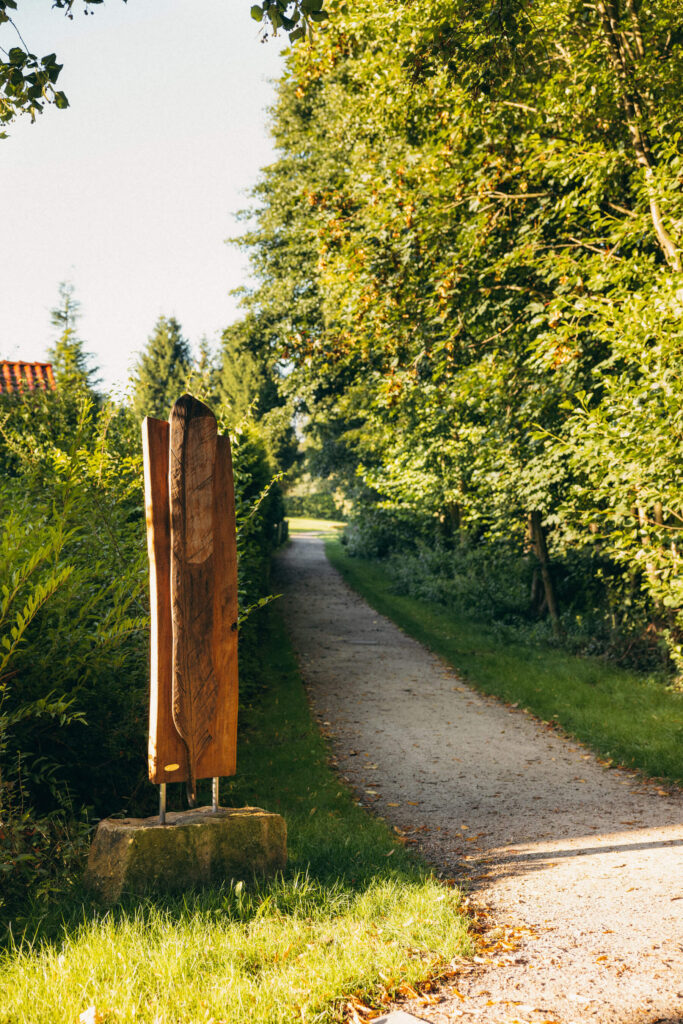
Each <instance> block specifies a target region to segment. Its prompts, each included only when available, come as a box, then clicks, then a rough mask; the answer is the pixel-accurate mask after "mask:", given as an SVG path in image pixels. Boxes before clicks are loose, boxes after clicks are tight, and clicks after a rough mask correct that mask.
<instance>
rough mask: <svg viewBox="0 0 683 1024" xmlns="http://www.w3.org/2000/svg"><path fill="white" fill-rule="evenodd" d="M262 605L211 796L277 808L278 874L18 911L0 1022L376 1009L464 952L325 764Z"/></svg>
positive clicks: (276, 625)
mask: <svg viewBox="0 0 683 1024" xmlns="http://www.w3.org/2000/svg"><path fill="white" fill-rule="evenodd" d="M270 617H271V623H272V629H271V630H270V633H269V640H268V643H267V645H266V646H265V647H264V649H263V658H264V678H266V679H268V687H267V689H264V690H263V692H262V693H261V694H260V695H259V697H258V699H257V700H255V701H254V704H253V706H252V707H250V708H247V709H246V710H245V712H244V714H243V723H242V734H241V743H240V747H239V767H238V771H239V774H238V775H237V776H236V778H235V779H234V780H232V782H230V783H227V782H226V783H224V792H223V794H222V802H223V803H224V804H227V805H231V804H232V805H234V806H239V805H244V804H256V805H260V806H262V807H266V808H268V809H269V810H273V811H279V812H280V813H281V814H283V815H284V816H285V817H286V819H287V825H288V831H289V852H290V864H289V867H288V869H287V871H286V872H285V874H284V876H282V877H280V878H278V879H276V880H274V881H271V882H260V883H259V882H256V881H255V880H254V879H234V880H232V881H231V882H230V883H226V884H225V885H224V886H223V887H222V888H220V889H218V890H216V889H214V890H207V891H204V892H200V893H193V894H187V895H185V896H183V897H177V898H166V899H145V900H136V901H132V900H131V901H130V902H128V903H123V904H121V905H119V906H117V907H116V908H114V909H112V910H110V911H108V912H105V911H103V910H101V909H100V908H98V907H97V906H96V905H95V904H93V903H91V902H88V901H87V899H84V898H83V897H80V898H76V897H72V898H71V899H70V901H69V902H68V903H67V902H65V901H63V902H62V904H61V905H58V906H53V907H52V909H51V912H50V915H49V916H43V918H42V919H41V920H39V919H38V918H37V917H36V916H35V915H34V916H33V917H30V916H29V918H28V919H27V920H26V921H25V922H24V931H23V935H22V936H21V937H16V931H15V939H14V940H13V941H11V942H10V943H8V944H7V945H6V948H5V950H4V952H3V953H2V955H1V956H0V1021H1V1022H2V1024H29V1022H30V1024H48V1022H49V1024H55V1022H62V1021H69V1022H73V1024H76V1022H77V1021H78V1020H79V1017H81V1015H82V1014H84V1015H85V1016H84V1017H82V1018H81V1019H82V1020H84V1021H87V1022H88V1024H97V1022H101V1024H104V1022H106V1024H127V1022H133V1021H135V1022H136V1024H201V1022H205V1024H209V1022H213V1024H220V1022H227V1021H229V1022H230V1024H242V1022H245V1024H246V1022H247V1021H249V1022H253V1021H257V1022H258V1024H271V1022H272V1024H275V1022H278V1024H279V1022H283V1024H284V1022H288V1024H289V1022H292V1021H300V1022H320V1024H322V1022H325V1021H333V1020H338V1019H341V1017H342V1016H343V1015H344V1013H345V1012H346V1011H348V1012H349V1013H351V1016H353V1013H352V1011H351V1009H350V1006H355V1007H357V1008H360V1006H361V1005H367V1004H370V1005H374V1006H380V1005H381V1004H382V1003H383V1002H386V1001H388V999H389V998H390V997H391V996H393V995H395V994H396V993H397V992H400V991H401V990H402V989H403V991H406V986H408V985H412V986H415V985H419V984H420V983H423V982H425V981H426V980H427V979H430V978H437V977H439V975H440V974H441V973H443V972H444V971H445V970H446V966H447V964H448V962H449V961H450V960H451V959H452V958H453V957H454V956H457V955H462V954H466V953H468V952H470V951H471V947H470V940H469V938H468V934H467V930H466V920H465V918H464V917H463V914H462V912H461V909H460V905H459V894H458V893H457V891H455V890H453V889H450V888H447V887H446V886H445V885H443V884H441V883H440V882H439V881H438V880H437V879H436V878H434V877H433V875H432V874H431V873H430V872H429V870H428V869H427V868H425V867H424V866H422V865H421V864H420V863H419V862H418V861H416V860H415V859H414V858H413V857H412V856H410V855H409V854H408V853H407V851H406V850H404V849H403V847H402V846H401V845H400V843H399V842H397V839H396V836H395V835H394V834H393V833H392V832H391V831H390V829H389V828H388V826H387V825H386V824H385V823H384V822H382V821H381V820H379V819H375V818H371V817H370V816H369V815H368V814H367V813H366V812H365V811H363V810H362V809H361V808H360V807H359V806H358V805H357V804H356V803H355V801H354V799H353V797H352V795H351V794H350V792H349V791H348V790H347V789H345V788H344V787H343V786H342V785H341V784H340V783H339V780H338V779H337V778H336V776H335V775H334V773H333V772H332V771H331V770H330V769H329V768H328V766H327V763H326V756H327V753H326V748H325V744H324V741H323V739H322V738H321V736H320V734H319V732H318V729H317V728H316V726H315V724H314V722H313V720H312V718H311V715H310V711H309V708H308V703H307V700H306V697H305V693H304V690H303V686H302V683H301V680H300V677H299V674H298V671H297V667H296V663H295V660H294V657H293V655H292V652H291V649H290V646H289V643H288V640H287V637H286V635H285V633H284V630H283V628H282V625H281V622H280V620H279V617H278V616H277V614H276V613H275V611H274V610H272V611H270ZM36 914H37V911H36ZM349 1004H350V1006H349ZM88 1013H89V1016H88Z"/></svg>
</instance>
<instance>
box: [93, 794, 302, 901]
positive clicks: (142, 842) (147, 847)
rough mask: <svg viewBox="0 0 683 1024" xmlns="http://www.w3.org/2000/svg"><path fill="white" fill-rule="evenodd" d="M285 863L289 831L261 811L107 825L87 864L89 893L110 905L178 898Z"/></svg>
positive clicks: (173, 815) (179, 814)
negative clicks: (128, 898)
mask: <svg viewBox="0 0 683 1024" xmlns="http://www.w3.org/2000/svg"><path fill="white" fill-rule="evenodd" d="M286 863H287V826H286V824H285V820H284V818H282V817H281V816H280V815H279V814H270V813H269V812H268V811H262V810H261V808H260V807H239V808H228V807H220V808H219V809H218V811H214V810H213V809H212V808H211V807H198V808H197V809H196V810H192V811H170V812H168V813H167V814H166V824H165V825H160V824H159V819H158V818H157V817H154V818H106V819H105V820H104V821H101V822H100V824H99V826H98V828H97V832H96V834H95V838H94V840H93V843H92V846H91V847H90V856H89V857H88V867H87V869H86V873H85V881H86V883H87V885H88V886H89V887H90V888H92V889H94V890H95V891H96V892H97V893H98V895H99V896H100V897H101V898H102V899H103V900H105V901H106V902H108V903H112V902H114V901H115V900H117V899H119V897H120V896H121V895H123V894H124V893H145V892H150V891H156V892H159V891H172V890H174V889H175V890H178V889H190V888H195V887H198V886H202V885H207V884H216V883H220V882H223V881H227V880H229V879H231V878H234V879H244V878H249V877H250V876H251V875H252V874H259V875H270V874H274V873H275V872H276V871H281V870H282V869H283V868H284V867H285V865H286Z"/></svg>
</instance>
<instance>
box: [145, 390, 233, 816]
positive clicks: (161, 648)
mask: <svg viewBox="0 0 683 1024" xmlns="http://www.w3.org/2000/svg"><path fill="white" fill-rule="evenodd" d="M142 437H143V453H144V469H145V510H146V515H147V547H148V552H149V571H150V594H151V632H152V651H151V695H150V721H149V777H150V780H151V781H152V782H154V783H156V784H158V785H161V787H162V793H163V794H164V795H163V797H162V820H163V815H164V809H165V784H166V783H167V782H179V781H185V782H186V783H187V793H188V802H189V805H190V807H194V806H195V805H196V795H197V785H196V784H197V779H203V778H214V779H217V778H218V777H220V776H225V775H234V774H235V763H236V736H237V548H236V539H235V497H234V489H233V477H232V459H231V455H230V440H229V438H228V437H219V436H218V433H217V426H216V418H215V416H214V415H213V413H212V412H211V410H210V409H209V408H208V407H207V406H205V405H203V404H202V403H201V402H199V401H197V399H195V398H192V397H191V396H190V395H183V396H182V397H181V398H179V399H178V401H177V402H176V403H175V405H174V406H173V409H172V410H171V416H170V419H169V422H168V423H167V422H165V421H164V420H155V419H150V418H147V419H145V420H144V421H143V424H142ZM214 793H216V790H214ZM216 802H217V796H216V795H215V796H214V803H216Z"/></svg>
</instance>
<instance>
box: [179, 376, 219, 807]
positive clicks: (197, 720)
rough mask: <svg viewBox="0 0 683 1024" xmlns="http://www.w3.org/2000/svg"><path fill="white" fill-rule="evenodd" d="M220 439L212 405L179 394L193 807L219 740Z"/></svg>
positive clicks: (182, 668) (183, 618)
mask: <svg viewBox="0 0 683 1024" xmlns="http://www.w3.org/2000/svg"><path fill="white" fill-rule="evenodd" d="M216 439H217V428H216V419H215V417H214V415H213V413H212V412H211V410H210V409H209V408H207V406H205V405H203V403H201V402H198V401H197V400H196V399H195V398H192V397H191V396H190V395H183V396H182V397H181V398H179V399H178V401H177V402H176V403H175V405H174V406H173V409H172V410H171V418H170V446H169V450H170V462H169V467H168V482H169V497H170V512H171V619H172V624H173V721H174V723H175V727H176V729H177V730H178V732H179V734H180V736H181V738H182V740H183V742H184V744H185V747H186V749H187V758H188V766H189V775H190V778H189V798H190V805H191V806H192V805H193V802H194V798H195V790H196V785H195V782H196V778H197V765H198V762H199V758H200V757H201V755H202V754H203V753H204V751H205V750H206V748H207V747H208V746H209V744H210V743H211V741H212V739H213V732H212V728H213V720H214V716H215V711H216V705H217V700H218V680H217V678H216V672H215V670H214V662H213V650H212V648H213V635H214V628H213V627H214V601H213V597H214V587H215V567H214V537H213V518H214V517H213V504H214V501H213V491H214V477H215V467H216V445H217V440H216Z"/></svg>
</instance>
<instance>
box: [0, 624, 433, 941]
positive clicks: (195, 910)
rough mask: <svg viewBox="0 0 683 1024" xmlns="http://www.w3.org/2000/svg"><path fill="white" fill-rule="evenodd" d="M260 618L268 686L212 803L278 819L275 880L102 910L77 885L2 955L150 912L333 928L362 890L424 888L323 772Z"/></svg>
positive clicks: (176, 799) (278, 631)
mask: <svg viewBox="0 0 683 1024" xmlns="http://www.w3.org/2000/svg"><path fill="white" fill-rule="evenodd" d="M265 614H266V615H267V616H268V619H269V628H268V629H267V630H264V634H265V635H266V636H267V638H268V639H267V642H266V644H265V645H264V647H263V650H262V657H263V673H264V678H265V679H267V686H264V688H263V690H262V692H261V693H260V694H259V696H258V697H257V699H255V700H254V701H253V702H252V704H251V705H250V706H249V707H247V708H245V709H242V710H241V721H240V737H239V745H238V774H237V775H236V776H235V777H234V778H233V779H226V780H223V781H222V789H221V804H222V805H223V806H226V807H241V806H247V805H249V806H257V807H263V808H264V809H267V810H269V811H273V812H276V813H279V814H282V815H283V816H284V817H285V819H286V821H287V830H288V866H287V869H286V870H285V872H284V873H283V874H282V875H280V876H278V877H277V878H275V879H271V880H264V879H259V878H256V877H252V878H243V879H234V880H228V881H226V883H225V884H224V885H222V886H219V887H215V886H212V887H206V888H205V889H201V890H197V891H191V892H187V893H182V894H167V895H158V894H157V895H155V894H148V895H145V896H142V897H136V896H129V897H124V898H123V899H122V900H121V901H119V902H118V903H117V904H115V905H114V906H112V907H105V906H103V905H102V904H101V903H99V902H98V901H97V900H96V899H95V898H93V897H92V896H91V894H90V893H89V892H88V891H87V890H86V889H84V887H83V886H82V884H81V883H80V882H78V881H77V882H74V883H73V884H72V885H71V888H70V889H69V890H68V891H67V892H62V893H56V894H55V897H54V898H53V899H51V900H50V901H48V902H46V901H44V900H42V901H41V902H36V903H35V904H33V905H30V906H28V907H27V908H25V910H24V911H23V912H22V913H21V914H18V915H16V917H15V918H14V920H13V921H12V922H10V925H9V928H8V930H7V931H5V934H4V937H3V940H2V948H4V950H5V951H7V950H9V949H14V950H15V951H16V950H17V948H18V947H20V946H21V945H22V944H24V945H26V944H28V945H29V946H33V947H35V946H45V944H48V945H49V944H56V945H59V944H61V943H62V942H63V941H64V939H65V937H68V936H69V935H73V934H75V933H77V932H78V931H79V930H81V929H82V928H83V927H84V925H87V924H88V923H90V924H94V923H96V922H104V921H108V922H114V923H116V924H117V925H121V924H123V923H125V922H126V921H131V920H133V919H135V920H136V921H138V922H139V923H142V925H143V927H144V923H145V921H149V922H155V921H157V920H158V917H159V915H160V914H161V915H163V916H165V917H166V918H167V919H168V920H177V921H182V920H185V919H187V918H188V917H192V916H195V917H196V916H197V915H199V916H204V917H207V918H214V919H216V920H219V919H220V920H222V921H238V922H242V923H248V922H250V921H252V920H255V919H257V918H260V917H263V915H264V907H266V908H267V912H268V913H269V914H271V913H272V914H275V915H276V916H277V915H282V916H287V915H289V916H292V917H296V918H303V919H307V918H308V919H315V918H323V917H327V918H332V919H333V918H335V917H338V916H339V915H342V914H345V913H348V911H349V908H350V907H351V905H352V904H353V903H354V901H358V899H359V897H361V896H363V895H364V894H367V893H368V892H372V891H376V892H379V891H380V890H381V889H382V888H383V887H384V889H385V890H386V891H392V890H393V891H394V892H397V891H402V892H404V893H405V894H407V893H408V892H409V891H413V892H417V891H419V890H420V889H421V888H422V887H424V886H425V884H427V883H428V882H429V881H430V879H431V878H432V877H433V875H432V871H431V869H430V868H429V867H428V866H427V865H425V864H424V863H423V862H421V861H420V860H418V859H417V858H416V857H415V856H413V855H412V854H410V853H408V852H407V851H406V850H405V849H404V848H403V847H402V846H401V844H400V842H399V841H398V839H397V838H396V837H395V835H393V834H392V832H391V830H390V828H389V826H387V825H386V824H385V823H384V822H382V821H380V820H378V819H376V818H373V817H371V816H370V815H369V814H367V813H366V811H365V810H363V808H362V807H360V806H359V805H358V803H357V802H356V800H355V797H354V796H353V794H352V793H351V792H350V791H349V789H348V788H347V787H346V786H344V784H343V783H341V782H340V781H339V779H338V778H337V777H336V776H335V775H334V773H333V772H332V771H331V769H330V768H329V767H328V764H327V761H328V751H327V748H326V746H325V741H324V739H323V738H322V737H321V735H320V732H319V730H318V728H317V726H316V725H315V723H314V721H313V719H312V716H311V713H310V709H309V706H308V702H307V699H306V695H305V692H304V689H303V686H302V683H301V679H300V675H299V671H298V666H297V663H296V660H295V658H294V655H293V653H292V650H291V647H290V644H289V640H288V637H287V635H286V633H285V630H284V627H283V625H282V621H281V619H280V617H279V615H278V613H277V608H276V607H271V608H270V609H268V610H266V612H265ZM173 788H174V789H177V792H175V793H173V794H172V795H171V800H170V804H171V806H174V805H175V804H176V803H177V805H178V808H179V809H180V807H181V806H182V804H181V799H182V798H181V796H180V786H178V787H173ZM169 789H171V787H169ZM200 802H201V801H200ZM238 882H241V883H242V885H241V886H239V888H238V889H237V890H236V884H237V883H238ZM380 899H381V898H380ZM3 931H4V929H3Z"/></svg>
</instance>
